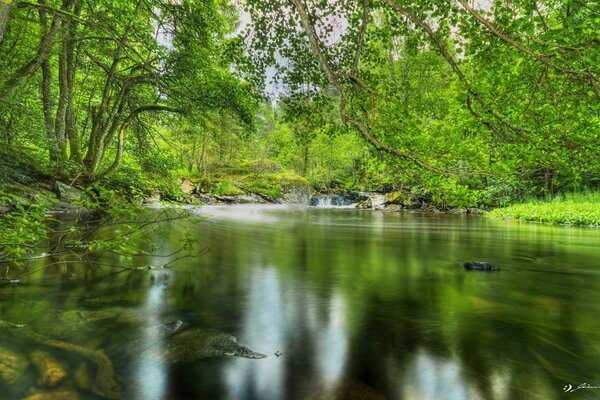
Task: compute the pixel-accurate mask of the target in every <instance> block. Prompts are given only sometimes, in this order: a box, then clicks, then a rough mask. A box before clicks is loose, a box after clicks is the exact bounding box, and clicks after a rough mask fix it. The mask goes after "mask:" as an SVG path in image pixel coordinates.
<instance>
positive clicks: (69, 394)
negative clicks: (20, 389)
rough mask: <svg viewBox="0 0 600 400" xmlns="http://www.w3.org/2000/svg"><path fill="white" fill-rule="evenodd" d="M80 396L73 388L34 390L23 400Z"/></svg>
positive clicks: (63, 399)
mask: <svg viewBox="0 0 600 400" xmlns="http://www.w3.org/2000/svg"><path fill="white" fill-rule="evenodd" d="M80 398H81V397H80V396H79V394H78V393H77V392H75V391H73V390H60V391H53V392H36V393H34V394H32V395H31V396H27V397H26V398H24V399H23V400H79V399H80Z"/></svg>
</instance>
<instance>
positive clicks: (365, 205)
mask: <svg viewBox="0 0 600 400" xmlns="http://www.w3.org/2000/svg"><path fill="white" fill-rule="evenodd" d="M384 205H385V196H384V195H383V194H381V193H371V194H370V195H369V198H368V199H367V200H363V201H360V202H359V203H358V204H357V205H356V208H360V209H369V208H373V209H381V208H383V206H384Z"/></svg>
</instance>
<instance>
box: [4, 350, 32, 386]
mask: <svg viewBox="0 0 600 400" xmlns="http://www.w3.org/2000/svg"><path fill="white" fill-rule="evenodd" d="M27 367H29V361H27V358H25V356H23V355H21V354H19V353H16V352H14V351H12V350H8V349H5V348H4V347H0V377H1V378H2V379H4V380H5V381H6V383H8V384H9V385H14V384H15V383H16V382H17V381H18V380H19V378H20V377H21V376H23V373H25V370H27Z"/></svg>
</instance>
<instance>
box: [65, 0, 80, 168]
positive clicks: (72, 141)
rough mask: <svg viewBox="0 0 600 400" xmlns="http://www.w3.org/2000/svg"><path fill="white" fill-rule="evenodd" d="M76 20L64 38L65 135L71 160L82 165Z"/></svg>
mask: <svg viewBox="0 0 600 400" xmlns="http://www.w3.org/2000/svg"><path fill="white" fill-rule="evenodd" d="M81 8H82V4H81V0H75V6H74V10H73V14H75V15H76V16H79V15H81ZM77 25H78V22H77V21H76V20H72V21H70V22H69V26H68V28H67V36H66V37H65V38H64V41H63V44H64V53H65V66H66V69H67V74H66V79H67V82H66V89H67V96H66V97H67V108H66V110H65V134H66V137H67V140H68V141H69V158H70V159H71V160H74V161H76V162H77V163H79V164H80V163H81V158H82V155H81V144H80V142H79V135H78V134H77V128H76V122H77V116H76V115H75V110H74V107H73V95H74V90H75V69H76V65H75V36H76V34H77Z"/></svg>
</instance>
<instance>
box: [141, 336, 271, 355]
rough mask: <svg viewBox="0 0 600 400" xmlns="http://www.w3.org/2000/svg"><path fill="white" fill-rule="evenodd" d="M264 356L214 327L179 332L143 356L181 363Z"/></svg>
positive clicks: (145, 352) (143, 353)
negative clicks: (219, 358) (210, 358)
mask: <svg viewBox="0 0 600 400" xmlns="http://www.w3.org/2000/svg"><path fill="white" fill-rule="evenodd" d="M221 356H228V357H246V358H264V357H266V355H264V354H261V353H257V352H255V351H253V350H250V349H249V348H247V347H246V346H242V345H240V344H239V343H238V342H237V340H236V338H235V337H233V336H231V335H229V334H227V333H223V332H219V331H215V330H212V329H192V330H189V331H183V332H181V333H178V334H176V335H174V336H172V337H171V338H169V340H168V341H167V343H166V344H161V345H159V346H152V347H151V348H148V349H147V350H145V351H144V352H142V357H143V358H146V359H150V360H155V361H162V362H169V363H179V362H190V361H196V360H199V359H202V358H209V357H221Z"/></svg>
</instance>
